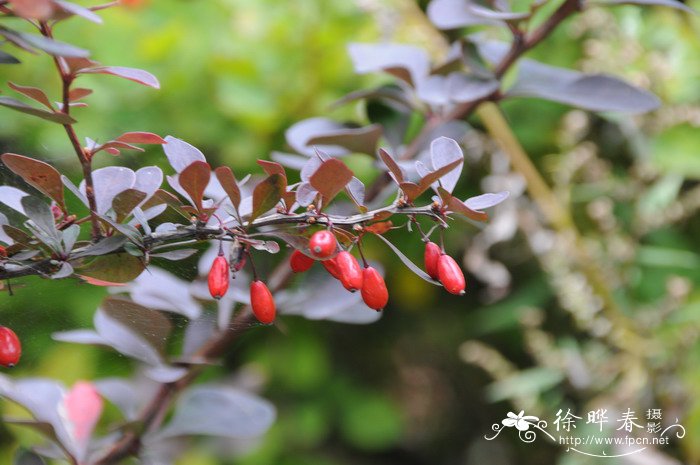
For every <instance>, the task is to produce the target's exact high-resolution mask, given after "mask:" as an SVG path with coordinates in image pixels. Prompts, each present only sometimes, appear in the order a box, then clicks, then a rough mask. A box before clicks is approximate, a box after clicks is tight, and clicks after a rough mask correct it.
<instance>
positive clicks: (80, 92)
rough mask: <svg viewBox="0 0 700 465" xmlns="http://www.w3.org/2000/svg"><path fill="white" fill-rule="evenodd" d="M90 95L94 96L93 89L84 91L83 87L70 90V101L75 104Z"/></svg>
mask: <svg viewBox="0 0 700 465" xmlns="http://www.w3.org/2000/svg"><path fill="white" fill-rule="evenodd" d="M90 94H92V89H84V88H82V87H76V88H75V89H71V90H70V93H69V94H68V99H69V100H70V101H71V102H75V101H76V100H80V99H82V98H85V97H87V96H88V95H90Z"/></svg>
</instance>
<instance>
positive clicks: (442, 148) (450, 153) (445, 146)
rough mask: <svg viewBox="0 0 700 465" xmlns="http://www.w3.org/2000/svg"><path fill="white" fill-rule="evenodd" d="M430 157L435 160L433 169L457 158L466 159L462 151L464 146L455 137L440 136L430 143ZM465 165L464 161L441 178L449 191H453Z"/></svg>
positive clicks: (441, 181) (443, 185)
mask: <svg viewBox="0 0 700 465" xmlns="http://www.w3.org/2000/svg"><path fill="white" fill-rule="evenodd" d="M430 158H431V160H432V162H433V169H434V170H438V169H440V168H442V167H443V166H446V165H449V164H450V163H452V162H454V161H456V160H462V161H464V154H463V153H462V148H461V147H460V146H459V144H458V143H457V141H455V140H454V139H450V138H448V137H438V138H437V139H435V140H433V141H432V142H431V143H430ZM463 166H464V163H460V165H459V166H458V167H457V168H456V169H453V170H452V171H450V172H449V173H447V174H446V175H444V176H442V177H441V178H440V183H441V184H442V187H444V188H445V190H447V191H448V192H452V191H453V190H454V188H455V186H456V185H457V181H459V177H460V176H461V174H462V167H463Z"/></svg>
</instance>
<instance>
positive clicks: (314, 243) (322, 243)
mask: <svg viewBox="0 0 700 465" xmlns="http://www.w3.org/2000/svg"><path fill="white" fill-rule="evenodd" d="M337 247H338V242H337V241H336V240H335V235H333V233H332V232H330V231H327V230H323V231H316V232H315V233H314V234H313V235H312V236H311V239H309V250H310V251H311V254H312V255H313V256H314V257H317V258H328V257H330V256H331V255H333V254H334V253H335V250H336V248H337Z"/></svg>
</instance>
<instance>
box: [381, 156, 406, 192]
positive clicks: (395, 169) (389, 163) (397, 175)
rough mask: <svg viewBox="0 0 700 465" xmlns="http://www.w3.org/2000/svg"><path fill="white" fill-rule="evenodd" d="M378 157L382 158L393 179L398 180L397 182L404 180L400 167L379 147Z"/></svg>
mask: <svg viewBox="0 0 700 465" xmlns="http://www.w3.org/2000/svg"><path fill="white" fill-rule="evenodd" d="M379 158H381V159H382V161H383V162H384V164H385V165H386V167H387V168H389V171H390V172H391V174H393V175H394V179H396V182H398V183H399V184H401V183H402V182H404V180H403V173H402V172H401V168H400V167H399V165H398V163H396V161H395V160H394V159H393V158H392V157H391V155H389V153H388V152H387V151H386V150H384V149H379Z"/></svg>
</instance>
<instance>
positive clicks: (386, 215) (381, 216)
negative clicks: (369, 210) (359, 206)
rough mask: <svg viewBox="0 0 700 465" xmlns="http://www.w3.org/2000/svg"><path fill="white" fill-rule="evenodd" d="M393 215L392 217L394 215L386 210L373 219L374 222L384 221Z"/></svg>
mask: <svg viewBox="0 0 700 465" xmlns="http://www.w3.org/2000/svg"><path fill="white" fill-rule="evenodd" d="M391 215H392V213H391V212H390V211H386V210H385V211H381V212H379V213H377V214H376V215H374V218H372V220H373V221H382V220H385V219H387V218H389V217H390V216H391Z"/></svg>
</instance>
